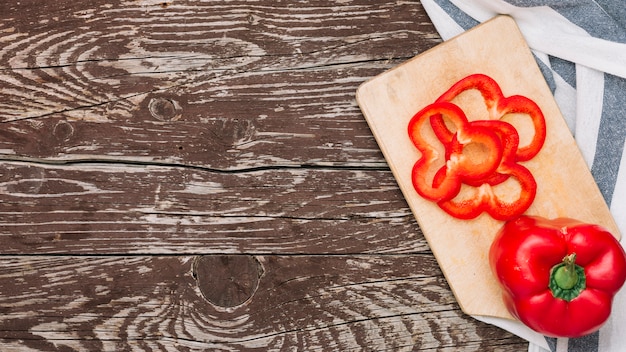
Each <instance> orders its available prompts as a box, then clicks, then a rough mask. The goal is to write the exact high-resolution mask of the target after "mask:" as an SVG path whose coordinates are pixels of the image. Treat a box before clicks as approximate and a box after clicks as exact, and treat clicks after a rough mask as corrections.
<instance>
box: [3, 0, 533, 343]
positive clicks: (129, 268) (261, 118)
mask: <svg viewBox="0 0 626 352" xmlns="http://www.w3.org/2000/svg"><path fill="white" fill-rule="evenodd" d="M440 42H441V39H440V38H439V36H438V35H437V33H436V31H435V29H434V28H433V26H432V24H431V23H430V21H429V19H428V17H427V15H426V14H425V12H424V10H423V8H422V7H421V5H420V3H419V1H376V2H373V1H366V0H354V1H352V0H336V1H323V0H320V1H306V0H305V1H265V0H260V1H244V0H241V1H200V0H173V1H166V2H164V1H150V0H127V1H120V0H117V1H115V0H114V1H110V0H91V1H83V0H74V1H68V0H59V1H46V0H20V1H17V0H8V1H3V2H1V3H0V159H1V160H0V255H1V257H0V313H1V314H0V351H156V350H159V351H248V350H255V351H435V350H437V351H523V350H525V349H526V348H527V344H526V343H525V342H524V341H523V340H521V339H520V338H517V337H515V336H513V335H511V334H509V333H507V332H505V331H502V330H500V329H498V328H496V327H493V326H489V325H486V324H483V323H480V322H478V321H476V320H474V319H473V318H471V317H469V316H467V315H464V314H463V313H462V312H461V310H460V309H459V307H458V305H457V303H456V301H455V300H454V297H453V295H452V293H451V292H450V289H449V287H448V285H447V283H446V281H445V279H444V278H443V275H442V273H441V271H440V269H439V267H438V265H437V263H436V261H435V259H434V257H433V256H432V253H431V252H430V250H429V248H428V245H427V244H426V242H425V240H424V237H423V235H422V234H421V232H420V229H419V227H418V226H417V224H416V222H415V220H414V218H413V216H412V215H411V213H410V210H409V209H408V206H407V204H406V202H405V201H404V199H403V197H402V195H401V193H400V191H399V189H398V187H397V184H396V182H395V180H394V178H393V176H392V175H391V172H390V171H389V168H388V167H387V164H386V162H385V160H384V158H383V156H382V154H381V152H380V149H379V148H378V145H377V144H376V142H375V140H374V137H373V136H372V133H371V132H370V130H369V129H368V126H367V123H366V121H365V119H364V118H363V115H362V114H361V112H360V110H359V107H358V106H357V104H356V100H355V92H356V89H357V87H358V86H359V85H360V84H361V83H363V82H364V81H365V80H366V79H368V78H371V77H373V76H375V75H377V74H379V73H381V72H383V71H385V70H387V69H390V68H391V67H393V66H395V65H397V64H399V63H401V62H403V61H406V60H407V59H409V58H410V57H412V56H414V55H416V54H418V53H421V52H423V51H425V50H427V49H429V48H431V47H433V46H435V45H437V44H438V43H440Z"/></svg>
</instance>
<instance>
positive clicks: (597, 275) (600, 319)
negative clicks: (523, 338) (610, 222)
mask: <svg viewBox="0 0 626 352" xmlns="http://www.w3.org/2000/svg"><path fill="white" fill-rule="evenodd" d="M489 259H490V265H491V268H492V271H493V272H494V275H495V276H496V278H497V279H498V282H499V283H500V285H501V287H502V289H503V298H504V302H505V304H506V306H507V308H508V310H509V311H510V312H511V314H512V315H513V316H515V317H516V318H518V319H519V320H520V321H522V322H523V323H524V324H526V325H527V326H528V327H530V328H531V329H533V330H535V331H538V332H540V333H542V334H544V335H547V336H553V337H580V336H584V335H587V334H590V333H592V332H594V331H596V330H598V329H599V328H600V327H601V326H602V324H604V322H605V321H606V320H607V319H608V317H609V315H610V312H611V304H612V300H613V296H614V295H615V293H616V292H617V291H618V290H619V289H620V288H621V287H622V285H623V284H624V281H625V280H626V253H624V249H623V248H622V246H621V245H620V243H619V242H618V241H617V240H616V239H615V238H614V237H613V235H611V233H609V232H608V231H607V230H606V229H604V228H603V227H601V226H598V225H592V224H585V223H582V222H580V221H577V220H573V219H569V218H559V219H553V220H548V219H545V218H542V217H530V216H521V217H519V218H517V219H516V220H514V221H509V222H507V223H505V225H504V226H503V227H502V229H501V230H500V232H499V233H498V234H497V235H496V238H495V239H494V241H493V243H492V245H491V249H490V253H489Z"/></svg>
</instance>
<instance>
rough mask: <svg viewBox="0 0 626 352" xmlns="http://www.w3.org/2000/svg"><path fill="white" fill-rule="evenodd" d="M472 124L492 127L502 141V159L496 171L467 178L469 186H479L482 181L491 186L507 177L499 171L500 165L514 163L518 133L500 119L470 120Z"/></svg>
mask: <svg viewBox="0 0 626 352" xmlns="http://www.w3.org/2000/svg"><path fill="white" fill-rule="evenodd" d="M471 123H472V124H474V125H476V126H483V127H487V128H490V129H492V130H493V131H494V132H495V133H496V134H497V135H498V137H499V138H500V141H501V142H502V161H501V165H499V166H498V168H497V169H496V172H494V173H493V174H492V175H490V176H488V177H486V178H484V179H482V180H468V181H466V182H465V183H467V184H468V185H469V186H473V187H479V186H480V185H481V184H483V183H487V184H489V185H491V186H495V185H498V184H500V183H502V182H504V181H506V180H507V179H508V178H509V175H508V174H506V173H501V172H500V171H502V167H503V165H504V167H505V170H506V167H507V166H509V167H510V165H512V164H514V163H516V153H517V147H518V145H519V134H518V133H517V130H516V129H515V127H513V125H511V124H510V123H508V122H505V121H502V120H478V121H472V122H471Z"/></svg>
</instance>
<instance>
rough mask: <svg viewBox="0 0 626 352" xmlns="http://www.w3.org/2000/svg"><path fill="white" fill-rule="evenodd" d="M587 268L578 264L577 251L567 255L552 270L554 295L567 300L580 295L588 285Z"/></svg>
mask: <svg viewBox="0 0 626 352" xmlns="http://www.w3.org/2000/svg"><path fill="white" fill-rule="evenodd" d="M586 281H587V280H586V277H585V269H583V268H582V267H580V266H579V265H576V253H572V254H569V255H566V256H565V257H564V258H563V261H562V262H561V263H559V264H557V265H555V266H554V267H553V268H552V270H551V271H550V284H549V286H550V289H551V290H552V295H553V296H554V297H556V298H561V299H564V300H566V301H571V300H572V299H574V298H576V297H578V295H580V293H581V292H582V291H583V290H584V289H585V287H586Z"/></svg>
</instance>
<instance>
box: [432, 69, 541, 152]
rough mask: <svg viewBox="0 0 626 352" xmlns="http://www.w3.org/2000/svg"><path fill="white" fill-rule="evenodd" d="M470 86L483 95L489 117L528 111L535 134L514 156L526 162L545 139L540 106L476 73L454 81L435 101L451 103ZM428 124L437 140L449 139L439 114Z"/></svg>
mask: <svg viewBox="0 0 626 352" xmlns="http://www.w3.org/2000/svg"><path fill="white" fill-rule="evenodd" d="M471 89H476V90H478V91H479V92H480V94H481V95H482V97H483V99H484V101H485V105H486V107H487V111H488V113H489V120H500V119H501V118H502V117H504V116H505V115H507V114H512V113H523V114H527V115H528V116H529V117H530V119H531V121H532V124H533V127H534V130H535V133H534V135H533V138H532V140H531V141H530V143H529V144H528V145H526V146H523V147H522V148H519V150H518V151H517V153H516V159H517V160H518V161H527V160H530V159H532V158H533V157H534V156H535V155H537V153H538V152H539V150H541V147H542V146H543V143H544V142H545V139H546V122H545V118H544V116H543V113H542V111H541V109H540V108H539V106H538V105H537V104H536V103H535V102H534V101H532V100H530V99H528V98H526V97H524V96H521V95H513V96H510V97H508V98H507V97H504V94H503V93H502V90H501V89H500V86H499V85H498V83H497V82H496V81H495V80H493V79H492V78H491V77H489V76H486V75H483V74H479V73H477V74H472V75H469V76H467V77H465V78H463V79H461V80H460V81H458V82H456V83H455V84H453V85H452V87H450V89H448V90H447V91H446V92H444V93H443V94H442V95H441V96H440V97H439V98H437V100H436V102H450V101H452V100H453V99H454V98H456V97H457V96H458V95H459V94H461V93H463V92H465V91H467V90H471ZM431 124H433V129H434V130H435V133H436V134H437V137H438V138H439V139H441V140H442V141H449V140H451V139H452V136H453V134H454V131H450V130H449V129H448V128H447V126H446V125H445V122H444V121H443V119H442V117H441V116H435V117H433V119H432V121H431Z"/></svg>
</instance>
